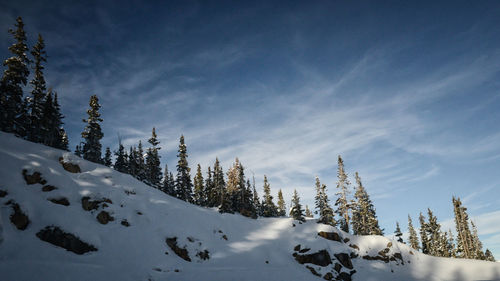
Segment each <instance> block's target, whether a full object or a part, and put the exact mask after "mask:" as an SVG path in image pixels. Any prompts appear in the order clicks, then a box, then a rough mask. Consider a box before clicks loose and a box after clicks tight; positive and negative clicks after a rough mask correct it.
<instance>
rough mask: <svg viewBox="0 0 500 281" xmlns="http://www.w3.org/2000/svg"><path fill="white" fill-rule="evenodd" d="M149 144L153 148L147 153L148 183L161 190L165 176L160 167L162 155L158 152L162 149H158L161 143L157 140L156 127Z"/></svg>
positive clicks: (146, 169) (146, 171)
mask: <svg viewBox="0 0 500 281" xmlns="http://www.w3.org/2000/svg"><path fill="white" fill-rule="evenodd" d="M148 142H149V143H150V144H151V147H150V148H148V151H147V153H146V164H145V174H146V182H147V183H148V184H150V185H151V186H152V187H154V188H157V189H161V179H162V177H163V175H162V172H161V166H160V165H161V163H160V155H159V154H158V150H160V149H161V148H160V147H158V145H159V144H160V141H158V139H157V135H156V131H155V128H154V127H153V131H152V133H151V138H150V139H149V140H148Z"/></svg>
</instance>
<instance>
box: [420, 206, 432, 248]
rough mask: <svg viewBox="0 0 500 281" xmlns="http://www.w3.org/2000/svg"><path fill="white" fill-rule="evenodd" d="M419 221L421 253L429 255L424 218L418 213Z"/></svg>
mask: <svg viewBox="0 0 500 281" xmlns="http://www.w3.org/2000/svg"><path fill="white" fill-rule="evenodd" d="M418 219H419V221H420V240H422V253H424V254H429V252H430V245H429V237H428V236H427V232H428V231H427V223H426V222H425V217H424V215H422V213H420V216H419V217H418Z"/></svg>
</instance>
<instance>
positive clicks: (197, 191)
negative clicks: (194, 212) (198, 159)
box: [194, 164, 206, 206]
mask: <svg viewBox="0 0 500 281" xmlns="http://www.w3.org/2000/svg"><path fill="white" fill-rule="evenodd" d="M194 204H196V205H198V206H205V205H206V199H205V187H204V185H203V175H202V174H201V166H200V164H198V167H197V169H196V175H195V177H194Z"/></svg>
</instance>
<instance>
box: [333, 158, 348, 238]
mask: <svg viewBox="0 0 500 281" xmlns="http://www.w3.org/2000/svg"><path fill="white" fill-rule="evenodd" d="M337 177H338V182H337V189H338V191H337V193H335V195H337V196H338V198H337V200H336V201H335V206H337V209H336V210H335V213H337V214H338V215H339V217H340V219H339V223H340V229H342V230H343V231H345V232H349V224H350V215H349V209H350V204H349V200H348V196H349V193H350V191H349V185H350V182H349V180H348V179H347V174H346V172H345V170H344V161H343V160H342V157H341V156H340V155H339V157H338V172H337Z"/></svg>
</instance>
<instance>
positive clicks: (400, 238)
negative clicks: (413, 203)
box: [394, 222, 404, 243]
mask: <svg viewBox="0 0 500 281" xmlns="http://www.w3.org/2000/svg"><path fill="white" fill-rule="evenodd" d="M394 236H396V239H397V241H398V242H399V243H404V241H403V233H402V232H401V228H400V227H399V222H396V230H395V231H394Z"/></svg>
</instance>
